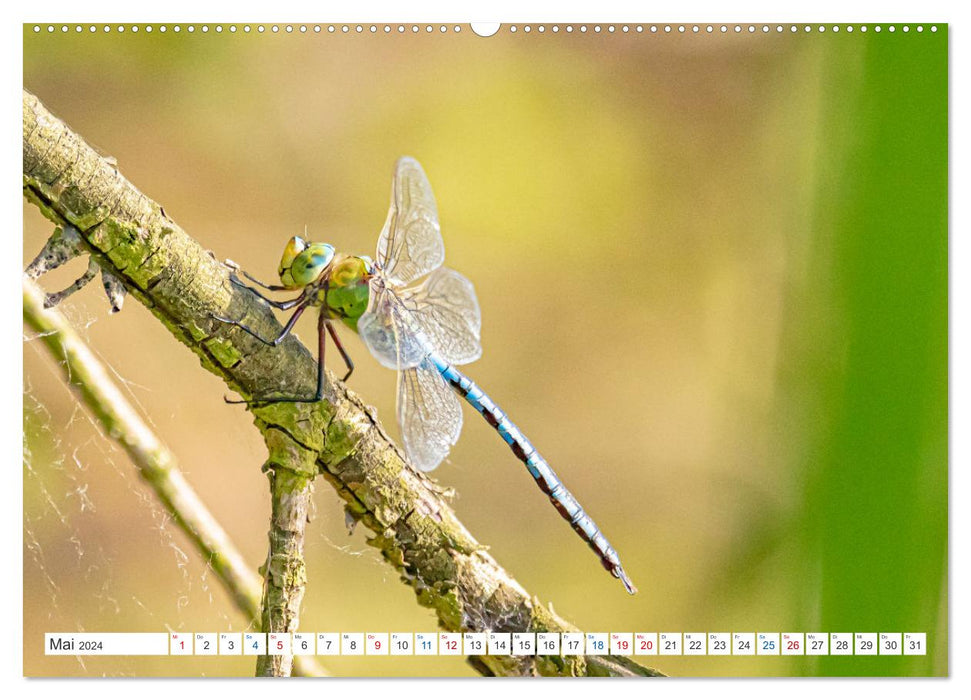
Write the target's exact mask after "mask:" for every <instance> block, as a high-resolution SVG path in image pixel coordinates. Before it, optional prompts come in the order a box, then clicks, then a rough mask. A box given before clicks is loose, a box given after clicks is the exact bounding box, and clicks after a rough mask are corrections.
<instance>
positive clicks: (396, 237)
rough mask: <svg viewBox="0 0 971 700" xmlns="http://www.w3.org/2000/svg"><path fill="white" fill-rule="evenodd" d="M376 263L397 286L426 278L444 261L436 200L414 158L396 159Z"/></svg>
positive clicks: (443, 246) (443, 245)
mask: <svg viewBox="0 0 971 700" xmlns="http://www.w3.org/2000/svg"><path fill="white" fill-rule="evenodd" d="M376 260H377V262H378V263H379V264H380V266H381V268H382V269H383V270H384V274H385V276H386V277H387V278H388V280H389V281H391V282H392V283H393V284H395V285H398V286H400V285H405V284H408V283H409V282H413V281H414V280H416V279H418V278H419V277H421V276H423V275H427V274H428V273H429V272H431V271H432V270H434V269H435V268H437V267H439V266H440V265H441V264H442V263H443V262H444V261H445V244H444V243H443V242H442V232H441V229H440V228H439V225H438V207H437V206H436V205H435V196H434V195H433V194H432V187H431V185H430V184H428V178H427V177H425V171H424V170H422V169H421V166H420V165H419V164H418V161H417V160H415V159H414V158H408V157H405V158H399V159H398V162H397V163H396V164H395V171H394V179H393V180H392V182H391V207H390V208H389V209H388V218H387V220H386V221H385V222H384V228H383V229H382V230H381V236H380V237H379V238H378V249H377V255H376Z"/></svg>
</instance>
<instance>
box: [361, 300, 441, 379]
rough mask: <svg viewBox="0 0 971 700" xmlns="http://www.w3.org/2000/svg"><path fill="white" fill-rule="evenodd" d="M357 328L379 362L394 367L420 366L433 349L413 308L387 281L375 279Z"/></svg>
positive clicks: (408, 367) (400, 368) (403, 368)
mask: <svg viewBox="0 0 971 700" xmlns="http://www.w3.org/2000/svg"><path fill="white" fill-rule="evenodd" d="M357 332H358V334H359V335H360V336H361V339H362V340H363V341H364V344H365V345H367V347H368V350H370V351H371V354H372V355H374V357H375V358H376V359H377V360H378V362H380V363H381V364H382V365H384V366H385V367H388V368H390V369H398V370H405V369H410V368H412V367H417V366H418V365H419V364H420V363H421V361H422V360H424V359H425V357H426V356H427V355H428V353H429V350H430V348H429V346H428V341H427V338H426V336H425V334H424V333H422V331H421V328H420V327H419V326H418V324H417V323H416V321H415V319H414V318H413V317H412V314H411V312H410V311H409V310H408V309H407V308H406V307H405V305H404V304H403V303H402V302H401V301H400V300H399V299H398V297H397V296H396V295H395V293H394V292H393V291H391V290H390V289H388V288H387V287H386V286H385V285H384V284H383V282H378V283H375V282H372V284H371V289H370V298H369V299H368V308H367V311H365V312H364V313H363V314H362V315H361V318H360V319H358V321H357Z"/></svg>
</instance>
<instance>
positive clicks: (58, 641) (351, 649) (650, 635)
mask: <svg viewBox="0 0 971 700" xmlns="http://www.w3.org/2000/svg"><path fill="white" fill-rule="evenodd" d="M732 639H734V644H733V645H731V644H730V640H732ZM807 640H808V641H809V642H810V646H809V647H808V648H807V646H806V641H807ZM659 644H660V645H661V646H660V647H659V646H658V645H659ZM659 648H661V649H663V651H661V652H658V649H659ZM829 649H833V652H832V653H833V654H834V655H838V656H852V655H859V656H877V655H879V656H899V655H902V654H903V655H913V656H923V655H925V654H926V653H927V651H926V650H927V634H926V633H924V632H906V633H900V632H879V633H875V632H870V633H867V632H860V633H856V634H846V633H841V632H833V633H830V634H827V633H823V632H809V633H802V632H799V633H795V632H783V633H779V632H758V633H744V632H736V633H734V634H732V633H729V632H708V633H705V632H683V633H682V632H677V633H675V632H662V633H657V632H588V633H580V632H564V633H554V632H539V633H535V632H512V633H510V632H488V633H475V632H467V633H465V634H458V633H455V632H439V633H435V632H390V633H389V632H318V633H311V632H294V633H275V632H274V633H269V634H264V633H258V632H246V633H232V632H223V633H216V632H208V633H207V632H197V633H194V634H188V633H184V632H172V633H170V634H166V633H153V632H146V633H103V634H98V633H90V632H85V633H48V634H46V635H45V638H44V653H45V654H47V655H50V656H57V655H71V656H139V655H153V656H193V655H194V656H237V655H239V654H245V655H251V656H254V655H263V654H269V655H284V654H296V655H301V656H315V655H319V656H373V657H384V656H437V655H442V656H463V655H465V656H479V655H490V656H560V655H562V656H605V655H607V654H610V655H613V656H656V655H658V653H660V654H662V655H666V656H709V655H711V656H727V655H735V656H751V655H753V654H757V655H763V656H793V655H816V656H820V655H826V654H827V653H828V650H829Z"/></svg>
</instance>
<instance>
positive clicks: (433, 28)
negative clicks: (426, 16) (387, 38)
mask: <svg viewBox="0 0 971 700" xmlns="http://www.w3.org/2000/svg"><path fill="white" fill-rule="evenodd" d="M33 29H34V33H35V34H38V33H40V32H43V31H45V30H46V31H47V32H48V33H49V34H53V33H55V32H58V31H60V32H62V33H68V32H70V31H74V32H76V33H82V32H84V31H88V32H91V33H95V32H102V33H106V34H107V33H111V32H117V33H119V34H124V33H125V32H131V33H133V34H137V33H138V32H145V33H147V34H151V33H152V32H159V33H163V34H164V33H166V32H174V33H176V34H179V33H181V32H188V33H189V34H194V33H196V32H202V33H203V34H208V33H210V32H215V33H216V34H221V33H223V32H229V33H230V34H235V33H237V32H242V33H244V34H249V33H257V34H263V33H266V32H270V33H272V34H279V33H280V32H283V33H285V34H294V33H297V34H307V33H315V34H320V33H322V32H328V33H330V34H352V33H355V34H363V33H365V32H366V33H370V34H377V33H379V32H382V33H384V34H390V33H392V32H397V33H399V34H404V33H406V32H411V33H413V34H417V33H419V32H424V33H429V34H430V33H432V32H437V33H441V34H444V33H446V32H453V33H458V32H461V31H462V27H461V26H459V25H457V24H455V25H445V24H441V25H432V24H421V25H419V24H409V25H405V24H397V25H391V24H382V25H378V24H326V25H321V24H282V25H281V24H253V25H250V24H241V25H236V24H228V25H222V24H215V25H208V24H199V25H195V24H187V25H180V24H174V25H165V24H160V25H150V24H149V25H138V24H132V25H124V24H117V25H111V24H104V25H96V24H90V25H80V24H74V25H68V24H61V25H54V24H48V25H39V24H35V25H34V27H33Z"/></svg>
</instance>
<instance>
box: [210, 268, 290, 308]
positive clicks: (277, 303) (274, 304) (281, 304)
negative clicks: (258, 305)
mask: <svg viewBox="0 0 971 700" xmlns="http://www.w3.org/2000/svg"><path fill="white" fill-rule="evenodd" d="M243 274H244V275H246V273H245V272H244V273H243ZM246 276H247V277H249V275H246ZM229 281H230V282H232V283H233V284H235V285H236V286H237V287H239V288H240V289H246V290H248V291H250V292H252V293H253V294H255V295H256V296H258V297H259V298H260V299H262V300H263V301H265V302H266V303H267V304H269V305H270V306H272V307H273V308H275V309H282V310H284V311H285V310H286V309H292V308H293V307H294V306H296V305H297V304H299V303H300V302H301V301H303V298H304V295H303V294H301V295H300V296H298V297H297V298H296V299H287V300H286V301H277V300H276V299H270V298H269V297H268V296H266V295H264V294H262V293H261V292H260V291H259V290H258V289H254V288H253V287H250V286H249V285H248V284H243V282H242V281H241V280H240V279H239V277H237V276H236V274H235V273H233V274H231V275H230V276H229ZM257 283H258V284H260V285H261V286H263V287H264V288H265V289H269V290H270V291H274V292H277V291H282V290H284V289H286V287H281V286H280V285H274V286H272V287H270V286H267V285H264V284H262V283H260V282H257Z"/></svg>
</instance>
